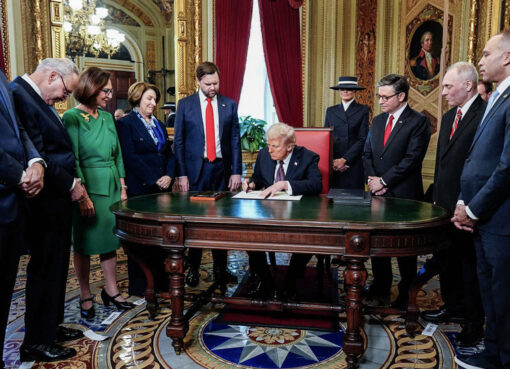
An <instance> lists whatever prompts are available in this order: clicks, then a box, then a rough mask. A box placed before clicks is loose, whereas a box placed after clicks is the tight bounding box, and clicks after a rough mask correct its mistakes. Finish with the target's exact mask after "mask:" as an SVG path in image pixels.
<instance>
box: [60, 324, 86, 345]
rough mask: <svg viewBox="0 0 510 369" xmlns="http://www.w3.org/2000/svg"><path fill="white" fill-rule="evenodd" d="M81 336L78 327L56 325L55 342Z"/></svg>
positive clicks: (81, 333)
mask: <svg viewBox="0 0 510 369" xmlns="http://www.w3.org/2000/svg"><path fill="white" fill-rule="evenodd" d="M82 337H83V332H82V331H80V330H79V329H74V328H68V327H64V326H63V325H59V326H58V327H57V342H65V341H73V340H77V339H78V338H82Z"/></svg>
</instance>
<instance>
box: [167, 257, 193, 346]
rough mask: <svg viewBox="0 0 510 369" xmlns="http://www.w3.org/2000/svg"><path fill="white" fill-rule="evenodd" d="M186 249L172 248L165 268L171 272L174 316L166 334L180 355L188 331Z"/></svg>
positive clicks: (171, 295) (171, 296)
mask: <svg viewBox="0 0 510 369" xmlns="http://www.w3.org/2000/svg"><path fill="white" fill-rule="evenodd" d="M183 253H184V249H173V250H170V254H169V255H168V257H167V258H166V260H165V268H166V271H167V272H168V273H170V298H171V303H170V304H171V307H172V316H171V318H170V323H169V324H168V326H167V327H166V335H167V336H168V337H170V338H171V339H172V346H173V347H174V350H175V353H176V354H177V355H179V354H180V353H182V351H183V350H184V341H183V340H184V337H185V336H186V333H187V332H188V328H189V325H188V322H187V321H185V319H184V314H183V311H184V266H183V261H182V259H183Z"/></svg>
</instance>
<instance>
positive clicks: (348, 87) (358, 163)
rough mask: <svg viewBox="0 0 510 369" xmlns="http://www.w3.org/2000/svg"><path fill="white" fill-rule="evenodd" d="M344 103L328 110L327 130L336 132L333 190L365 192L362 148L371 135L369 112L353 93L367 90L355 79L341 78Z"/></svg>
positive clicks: (339, 80) (334, 88)
mask: <svg viewBox="0 0 510 369" xmlns="http://www.w3.org/2000/svg"><path fill="white" fill-rule="evenodd" d="M330 88H331V89H333V90H340V96H341V98H342V102H341V103H340V104H337V105H333V106H330V107H329V108H328V109H327V110H326V117H325V118H324V127H332V128H333V140H334V143H333V180H332V184H331V187H332V188H361V189H364V188H365V173H364V171H363V160H362V158H361V154H362V153H363V146H364V145H365V140H366V138H367V134H368V119H369V115H370V108H369V107H368V106H366V105H362V104H358V103H357V102H356V101H354V93H355V92H356V91H357V90H364V89H365V88H364V87H361V86H359V85H358V79H357V78H356V77H338V84H337V85H336V86H333V87H330Z"/></svg>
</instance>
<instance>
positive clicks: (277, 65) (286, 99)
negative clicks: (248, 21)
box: [259, 0, 303, 127]
mask: <svg viewBox="0 0 510 369" xmlns="http://www.w3.org/2000/svg"><path fill="white" fill-rule="evenodd" d="M259 5H260V21H261V25H262V39H263V42H264V54H265V58H266V65H267V73H268V75H269V83H270V85H271V91H272V93H273V99H274V103H275V106H276V112H277V113H278V118H279V119H280V121H281V122H284V123H287V124H289V125H291V126H293V127H302V126H303V84H302V76H301V74H302V67H301V65H302V60H301V34H300V23H299V9H295V8H293V7H291V6H290V5H289V1H287V0H259Z"/></svg>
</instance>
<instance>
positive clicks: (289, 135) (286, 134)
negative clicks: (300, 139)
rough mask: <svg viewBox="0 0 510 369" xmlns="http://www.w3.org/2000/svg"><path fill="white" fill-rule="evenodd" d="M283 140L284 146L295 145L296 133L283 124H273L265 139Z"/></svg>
mask: <svg viewBox="0 0 510 369" xmlns="http://www.w3.org/2000/svg"><path fill="white" fill-rule="evenodd" d="M278 138H283V142H284V143H286V144H293V145H295V144H296V132H295V131H294V128H292V127H291V126H289V125H288V124H285V123H275V124H273V125H272V126H271V127H269V129H268V130H267V139H268V140H272V139H278Z"/></svg>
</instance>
